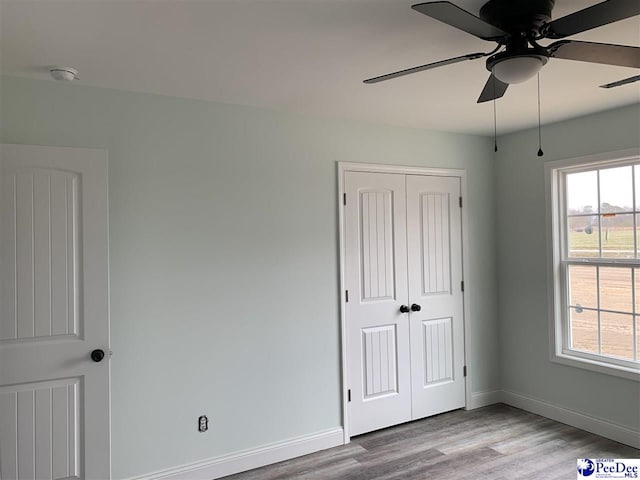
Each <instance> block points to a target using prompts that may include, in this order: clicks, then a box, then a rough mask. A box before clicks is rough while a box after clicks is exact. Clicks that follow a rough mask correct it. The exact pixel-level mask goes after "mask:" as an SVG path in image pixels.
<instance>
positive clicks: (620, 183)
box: [600, 165, 633, 213]
mask: <svg viewBox="0 0 640 480" xmlns="http://www.w3.org/2000/svg"><path fill="white" fill-rule="evenodd" d="M632 175H633V172H632V171H631V166H630V165H629V166H626V167H617V168H607V169H604V170H600V206H601V212H602V213H608V212H622V211H627V212H629V211H632V210H633V193H632V185H633V184H632V177H631V176H632Z"/></svg>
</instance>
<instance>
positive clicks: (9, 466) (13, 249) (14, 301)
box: [0, 145, 110, 480]
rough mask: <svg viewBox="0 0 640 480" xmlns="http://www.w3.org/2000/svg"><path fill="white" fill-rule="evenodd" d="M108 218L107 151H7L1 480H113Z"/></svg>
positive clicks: (1, 197) (0, 334)
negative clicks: (111, 472) (79, 479)
mask: <svg viewBox="0 0 640 480" xmlns="http://www.w3.org/2000/svg"><path fill="white" fill-rule="evenodd" d="M107 213H108V209H107V159H106V152H104V151H98V150H88V149H69V148H51V147H35V146H23V145H2V146H0V478H1V479H2V480H18V479H20V480H22V479H51V480H53V479H62V478H82V479H108V478H110V450H109V447H110V444H109V355H108V353H109V324H108V232H107ZM94 350H95V351H98V350H99V351H102V352H103V354H104V355H103V357H102V358H101V359H100V360H98V358H99V357H100V355H99V353H95V354H94V359H92V358H91V354H92V352H93V351H94Z"/></svg>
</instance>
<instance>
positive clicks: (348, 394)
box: [347, 389, 351, 402]
mask: <svg viewBox="0 0 640 480" xmlns="http://www.w3.org/2000/svg"><path fill="white" fill-rule="evenodd" d="M350 401H351V389H349V390H347V402H350Z"/></svg>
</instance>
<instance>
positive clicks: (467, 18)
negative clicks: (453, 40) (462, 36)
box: [411, 2, 507, 40]
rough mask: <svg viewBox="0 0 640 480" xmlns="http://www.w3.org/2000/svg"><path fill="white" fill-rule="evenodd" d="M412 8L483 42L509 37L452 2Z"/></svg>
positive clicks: (420, 4) (433, 3) (427, 4)
mask: <svg viewBox="0 0 640 480" xmlns="http://www.w3.org/2000/svg"><path fill="white" fill-rule="evenodd" d="M411 8H413V9H414V10H416V11H418V12H420V13H423V14H425V15H427V16H428V17H431V18H435V19H436V20H440V21H441V22H444V23H446V24H447V25H451V26H452V27H456V28H459V29H460V30H462V31H464V32H467V33H470V34H471V35H475V36H476V37H478V38H482V39H483V40H498V39H501V38H504V37H506V36H507V33H506V32H505V31H503V30H501V29H499V28H498V27H496V26H494V25H491V24H490V23H487V22H485V21H484V20H482V19H481V18H480V17H476V16H475V15H473V14H471V13H469V12H467V11H466V10H463V9H462V8H460V7H458V6H457V5H454V4H453V3H451V2H427V3H418V4H416V5H412V6H411Z"/></svg>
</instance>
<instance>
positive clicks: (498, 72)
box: [487, 53, 547, 84]
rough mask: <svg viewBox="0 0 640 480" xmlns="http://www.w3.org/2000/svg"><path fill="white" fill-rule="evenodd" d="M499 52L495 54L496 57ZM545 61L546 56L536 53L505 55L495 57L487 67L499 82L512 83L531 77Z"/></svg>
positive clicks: (524, 80)
mask: <svg viewBox="0 0 640 480" xmlns="http://www.w3.org/2000/svg"><path fill="white" fill-rule="evenodd" d="M499 55H500V54H498V55H495V57H498V56H499ZM546 63H547V57H545V56H543V55H536V54H533V53H532V54H524V55H516V56H512V55H506V56H505V57H504V58H496V59H495V60H494V61H493V62H492V63H491V64H490V65H489V66H488V67H487V68H489V70H490V71H491V72H492V73H493V74H494V75H495V76H496V78H497V79H498V80H500V81H501V82H504V83H507V84H512V83H522V82H526V81H527V80H529V79H530V78H533V77H534V76H535V75H536V74H537V73H538V72H539V71H540V69H541V68H542V67H544V65H545V64H546Z"/></svg>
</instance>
